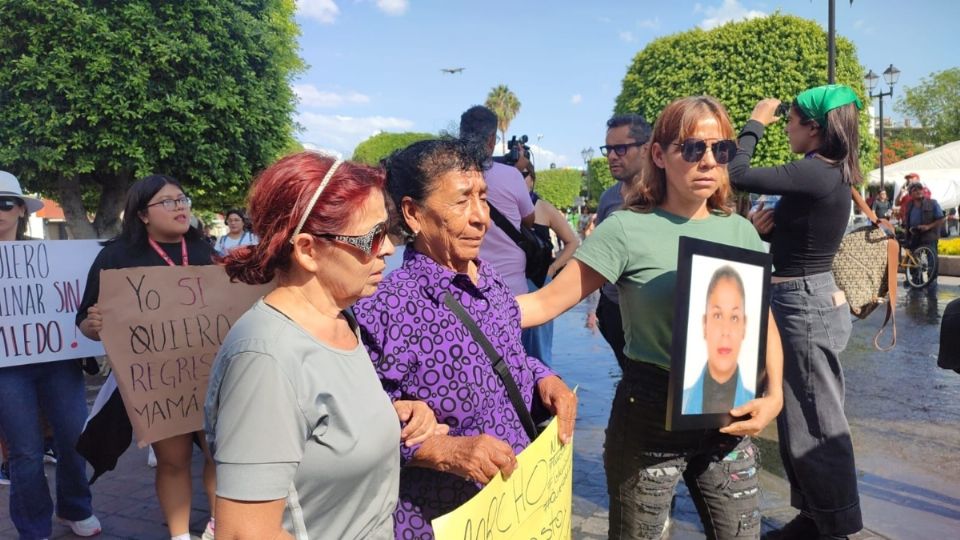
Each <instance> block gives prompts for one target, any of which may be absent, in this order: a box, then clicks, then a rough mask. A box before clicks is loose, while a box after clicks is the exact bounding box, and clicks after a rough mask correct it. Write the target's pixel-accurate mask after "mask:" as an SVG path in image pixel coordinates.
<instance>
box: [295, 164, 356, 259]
mask: <svg viewBox="0 0 960 540" xmlns="http://www.w3.org/2000/svg"><path fill="white" fill-rule="evenodd" d="M341 163H343V160H342V159H338V160H336V161H334V162H333V165H331V166H330V170H329V171H327V174H326V175H325V176H324V177H323V180H322V181H321V182H320V186H319V187H317V191H316V192H314V194H313V197H310V203H309V204H307V210H306V211H305V212H304V213H303V217H301V218H300V223H298V224H297V228H296V229H294V230H293V235H291V236H290V243H291V244H293V243H294V240H293V239H294V238H296V236H297V235H298V234H300V229H302V228H303V224H304V223H306V222H307V218H308V217H309V216H310V212H313V205H315V204H317V199H319V198H320V194H321V193H323V190H324V189H325V188H326V187H327V184H329V183H330V179H331V178H333V173H335V172H336V171H337V167H339V166H340V164H341Z"/></svg>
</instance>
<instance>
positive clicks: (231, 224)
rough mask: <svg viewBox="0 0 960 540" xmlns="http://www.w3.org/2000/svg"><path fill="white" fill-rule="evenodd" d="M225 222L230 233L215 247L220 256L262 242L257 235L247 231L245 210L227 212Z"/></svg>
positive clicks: (235, 209)
mask: <svg viewBox="0 0 960 540" xmlns="http://www.w3.org/2000/svg"><path fill="white" fill-rule="evenodd" d="M223 220H224V222H226V224H227V231H228V232H227V234H225V235H223V236H221V237H220V238H219V239H218V240H217V243H216V244H215V245H214V247H215V248H216V250H217V253H219V254H220V255H226V254H227V253H228V252H229V251H231V250H233V249H236V248H238V247H241V246H249V245H253V244H256V243H257V242H259V241H260V239H259V238H257V235H255V234H253V232H252V231H249V230H247V217H246V216H245V215H243V210H240V209H237V208H233V209H230V210H227V213H226V214H225V215H224V218H223Z"/></svg>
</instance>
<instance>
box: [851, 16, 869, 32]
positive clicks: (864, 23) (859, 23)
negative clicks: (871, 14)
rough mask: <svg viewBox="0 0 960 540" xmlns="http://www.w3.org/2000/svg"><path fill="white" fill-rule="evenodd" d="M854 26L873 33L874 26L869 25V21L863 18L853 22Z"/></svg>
mask: <svg viewBox="0 0 960 540" xmlns="http://www.w3.org/2000/svg"><path fill="white" fill-rule="evenodd" d="M853 27H854V28H856V29H857V30H860V31H861V32H863V33H864V34H873V27H872V26H867V21H865V20H863V19H857V20H856V21H854V22H853Z"/></svg>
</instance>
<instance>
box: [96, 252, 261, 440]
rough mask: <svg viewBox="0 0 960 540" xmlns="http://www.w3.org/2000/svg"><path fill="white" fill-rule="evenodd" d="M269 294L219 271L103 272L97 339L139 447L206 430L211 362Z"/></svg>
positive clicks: (162, 268)
mask: <svg viewBox="0 0 960 540" xmlns="http://www.w3.org/2000/svg"><path fill="white" fill-rule="evenodd" d="M272 288H273V284H268V285H259V286H251V285H246V284H244V283H231V282H230V278H229V277H228V276H227V274H226V272H224V270H223V268H222V267H220V266H157V267H144V268H126V269H122V270H104V271H103V272H101V273H100V299H99V302H98V303H99V308H100V311H101V312H102V313H103V331H101V332H100V338H101V339H102V340H103V344H104V347H105V348H106V350H107V354H109V358H110V365H111V366H112V367H113V373H114V376H115V377H116V379H117V386H118V387H119V388H120V394H121V396H123V404H124V407H126V410H127V416H129V417H130V423H131V424H133V432H134V435H135V436H136V438H137V443H138V444H139V445H140V446H141V447H142V446H146V445H147V444H149V443H152V442H155V441H159V440H162V439H166V438H168V437H172V436H174V435H180V434H182V433H190V432H193V431H198V430H200V429H202V428H203V401H204V398H205V397H206V393H207V381H208V379H209V377H210V368H211V366H212V365H213V359H214V357H215V356H216V355H217V351H218V350H219V348H220V345H221V344H222V343H223V340H224V339H225V338H226V337H227V332H229V331H230V327H231V326H233V323H234V322H236V320H237V319H238V318H240V316H241V315H243V314H244V312H246V311H247V310H248V309H249V308H250V306H252V305H253V304H254V303H255V302H256V301H257V299H259V298H260V297H261V296H263V295H264V294H266V293H267V292H269V291H270V289H272Z"/></svg>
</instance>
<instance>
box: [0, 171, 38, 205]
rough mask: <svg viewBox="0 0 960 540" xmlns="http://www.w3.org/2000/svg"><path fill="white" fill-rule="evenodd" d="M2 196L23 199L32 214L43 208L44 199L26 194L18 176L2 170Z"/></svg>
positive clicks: (0, 181) (0, 173) (0, 193)
mask: <svg viewBox="0 0 960 540" xmlns="http://www.w3.org/2000/svg"><path fill="white" fill-rule="evenodd" d="M0 197H16V198H18V199H20V200H21V201H23V204H24V205H26V207H27V212H30V213H31V214H32V213H33V212H36V211H37V210H39V209H41V208H43V201H41V200H40V199H37V198H35V197H27V196H26V195H24V194H23V189H22V188H21V187H20V182H19V181H18V180H17V177H16V176H14V175H12V174H10V173H8V172H7V171H0Z"/></svg>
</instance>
